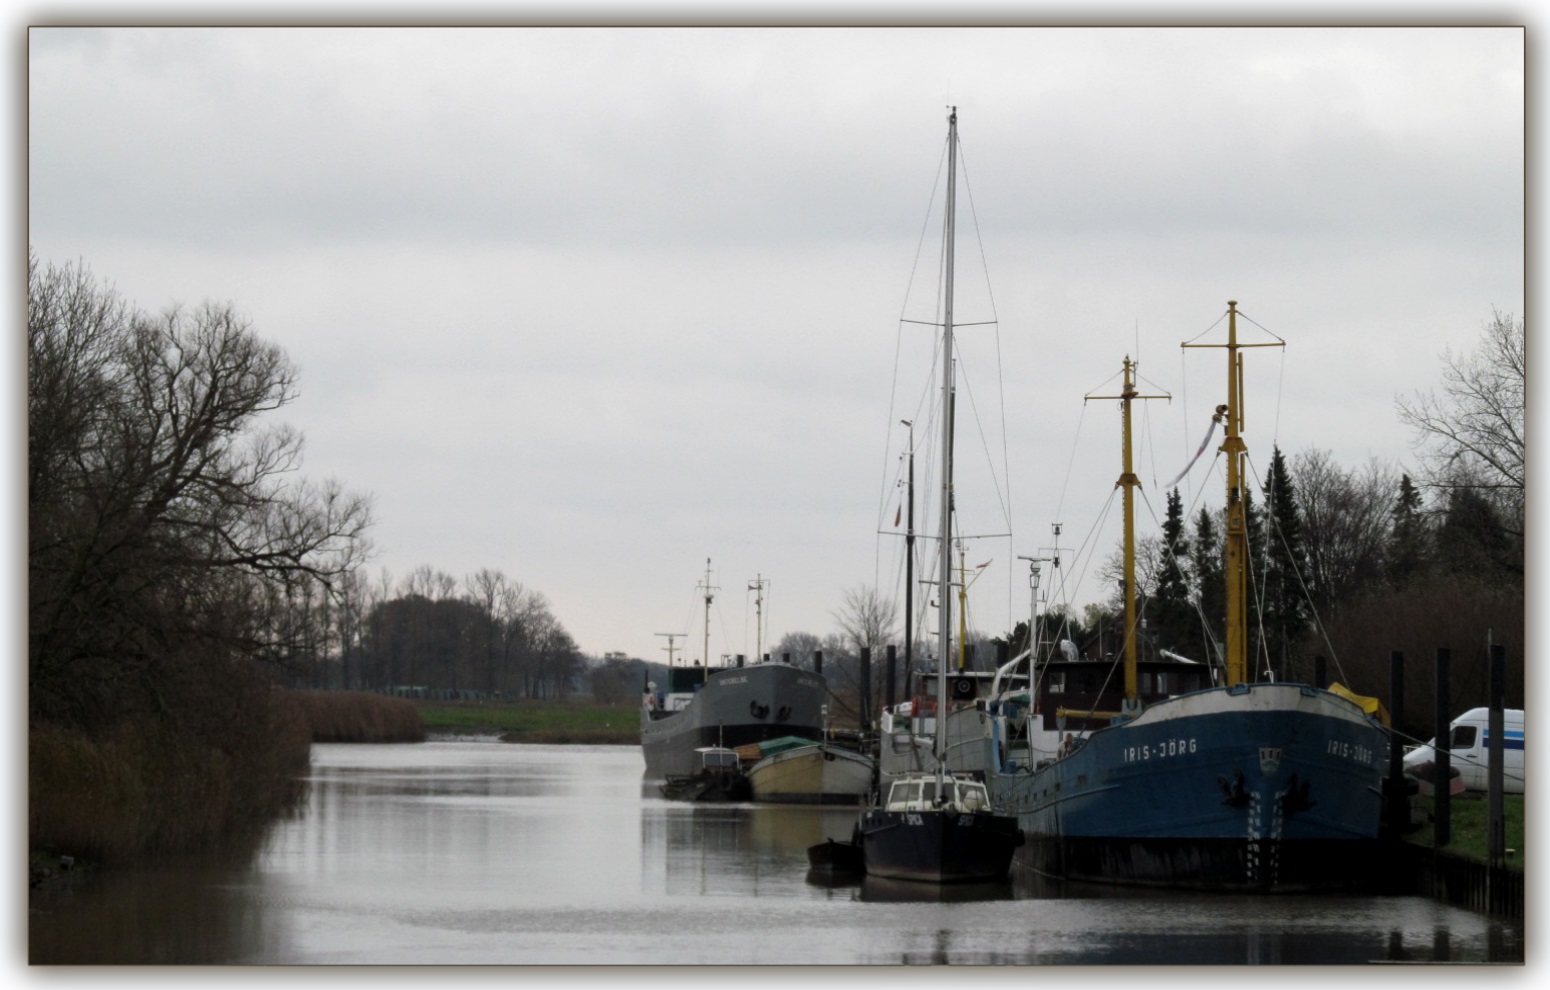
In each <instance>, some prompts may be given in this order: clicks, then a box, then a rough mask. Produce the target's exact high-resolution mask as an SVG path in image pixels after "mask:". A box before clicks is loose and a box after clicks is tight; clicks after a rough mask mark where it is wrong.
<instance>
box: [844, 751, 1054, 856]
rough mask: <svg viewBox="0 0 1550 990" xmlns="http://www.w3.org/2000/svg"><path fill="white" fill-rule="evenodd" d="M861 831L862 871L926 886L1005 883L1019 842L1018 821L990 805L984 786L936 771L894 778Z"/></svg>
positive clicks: (864, 815) (865, 814)
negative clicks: (937, 884)
mask: <svg viewBox="0 0 1550 990" xmlns="http://www.w3.org/2000/svg"><path fill="white" fill-rule="evenodd" d="M860 832H861V849H862V853H863V857H864V860H865V863H866V872H867V876H871V877H884V878H888V879H893V880H920V881H925V882H927V883H972V882H977V881H989V880H1005V879H1006V876H1007V871H1008V870H1009V869H1010V868H1011V865H1012V855H1013V854H1014V853H1015V852H1016V851H1017V847H1018V846H1020V845H1022V844H1023V833H1022V831H1021V830H1020V829H1019V828H1018V827H1017V819H1016V818H1015V817H1012V816H1010V815H998V814H994V813H993V812H992V811H991V810H990V800H989V796H988V795H987V794H986V792H985V785H984V784H982V783H980V782H979V781H977V780H973V779H971V778H969V777H967V776H960V775H955V774H949V773H946V772H945V771H940V770H939V771H938V772H937V773H934V774H931V773H924V774H907V775H905V776H904V777H901V778H900V779H898V780H896V781H894V783H893V785H892V787H891V788H890V789H889V792H888V800H887V801H886V802H885V803H884V804H883V806H882V807H881V808H872V809H869V810H867V811H865V812H863V813H862V815H861V822H860Z"/></svg>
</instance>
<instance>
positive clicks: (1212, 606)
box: [1189, 508, 1227, 657]
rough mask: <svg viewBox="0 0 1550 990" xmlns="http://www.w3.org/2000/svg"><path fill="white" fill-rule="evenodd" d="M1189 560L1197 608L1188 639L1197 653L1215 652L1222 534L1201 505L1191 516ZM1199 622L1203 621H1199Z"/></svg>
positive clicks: (1222, 604) (1222, 609) (1222, 606)
mask: <svg viewBox="0 0 1550 990" xmlns="http://www.w3.org/2000/svg"><path fill="white" fill-rule="evenodd" d="M1189 555H1190V562H1191V564H1192V565H1193V566H1192V568H1191V570H1192V571H1193V572H1194V574H1193V577H1194V593H1195V601H1196V602H1197V603H1198V604H1199V606H1200V608H1199V612H1198V614H1197V616H1196V618H1195V623H1194V625H1193V626H1192V627H1191V628H1193V629H1195V630H1197V632H1196V633H1195V635H1194V636H1192V637H1191V638H1190V640H1189V643H1190V645H1191V647H1192V648H1194V647H1196V646H1198V648H1199V649H1200V651H1201V655H1202V656H1205V657H1212V656H1214V655H1215V652H1216V651H1215V649H1214V647H1213V646H1212V644H1214V643H1220V642H1221V640H1222V630H1223V626H1222V617H1223V615H1224V614H1225V613H1226V611H1227V585H1226V580H1225V578H1224V577H1223V575H1222V536H1221V533H1220V532H1219V529H1218V527H1217V525H1216V518H1215V514H1214V513H1212V511H1211V510H1210V509H1206V508H1202V509H1201V510H1200V515H1198V516H1196V517H1195V537H1194V539H1193V540H1192V541H1190V547H1189ZM1202 622H1203V625H1202Z"/></svg>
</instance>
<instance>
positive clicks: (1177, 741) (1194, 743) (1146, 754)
mask: <svg viewBox="0 0 1550 990" xmlns="http://www.w3.org/2000/svg"><path fill="white" fill-rule="evenodd" d="M1199 749H1200V743H1199V741H1198V740H1197V739H1196V738H1195V737H1194V736H1188V737H1181V738H1174V739H1166V740H1163V741H1162V742H1158V743H1148V744H1146V745H1144V746H1126V747H1125V748H1124V750H1123V752H1124V756H1125V762H1126V763H1137V762H1143V761H1146V760H1150V759H1151V758H1152V757H1154V756H1155V757H1157V758H1158V759H1159V760H1163V759H1167V758H1168V757H1170V756H1184V755H1186V754H1189V753H1194V752H1197V751H1198V750H1199Z"/></svg>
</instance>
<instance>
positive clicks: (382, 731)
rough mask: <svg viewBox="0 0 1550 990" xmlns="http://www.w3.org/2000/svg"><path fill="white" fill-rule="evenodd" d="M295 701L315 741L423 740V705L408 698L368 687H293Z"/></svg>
mask: <svg viewBox="0 0 1550 990" xmlns="http://www.w3.org/2000/svg"><path fill="white" fill-rule="evenodd" d="M286 700H287V701H288V702H289V703H290V704H292V705H293V706H294V707H295V709H296V711H297V712H298V713H299V715H300V716H301V718H302V719H304V720H305V721H306V723H307V725H308V726H310V728H311V730H312V741H313V742H362V743H365V742H371V743H393V742H423V741H424V740H425V723H424V721H423V720H422V719H421V718H420V709H419V708H418V707H416V706H415V703H414V702H412V701H409V700H408V699H405V698H392V697H388V696H387V695H382V694H370V693H368V692H365V691H290V692H287V693H286Z"/></svg>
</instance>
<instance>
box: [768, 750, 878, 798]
mask: <svg viewBox="0 0 1550 990" xmlns="http://www.w3.org/2000/svg"><path fill="white" fill-rule="evenodd" d="M873 767H874V763H873V761H872V759H871V757H868V756H863V755H862V754H860V753H855V752H852V751H850V750H847V749H838V748H836V747H834V746H824V745H816V744H815V745H812V746H799V747H797V748H796V749H788V750H784V751H783V752H779V753H775V754H773V755H771V756H766V757H765V758H764V759H762V760H760V761H759V762H758V763H755V764H754V765H753V766H752V767H750V768H749V769H748V781H749V783H750V784H752V785H753V799H754V800H755V801H765V802H769V803H772V804H859V803H861V802H862V801H863V800H864V799H865V798H866V795H867V794H868V793H869V792H870V791H871V789H872V770H873Z"/></svg>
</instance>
